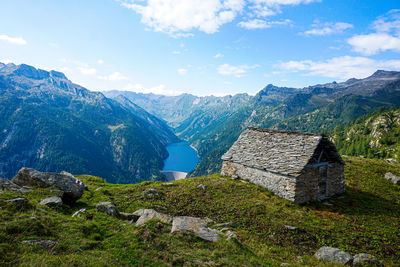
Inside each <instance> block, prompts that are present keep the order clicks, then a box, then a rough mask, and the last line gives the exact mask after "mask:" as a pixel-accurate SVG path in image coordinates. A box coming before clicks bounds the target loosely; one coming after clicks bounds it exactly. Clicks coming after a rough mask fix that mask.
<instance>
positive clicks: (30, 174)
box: [11, 168, 85, 203]
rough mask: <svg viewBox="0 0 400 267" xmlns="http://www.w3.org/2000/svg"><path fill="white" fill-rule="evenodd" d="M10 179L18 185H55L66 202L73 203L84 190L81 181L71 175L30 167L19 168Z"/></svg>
mask: <svg viewBox="0 0 400 267" xmlns="http://www.w3.org/2000/svg"><path fill="white" fill-rule="evenodd" d="M11 181H12V182H14V183H15V184H17V185H20V186H24V185H28V186H29V185H34V186H39V187H50V186H54V187H57V188H59V189H60V190H62V191H63V192H64V195H63V201H64V202H66V203H73V202H75V201H76V200H78V199H79V198H81V197H82V195H83V192H84V190H85V185H84V184H83V183H82V181H80V180H78V179H76V178H75V177H73V176H69V175H64V174H59V173H52V172H39V171H36V170H34V169H30V168H22V169H20V170H19V172H18V174H17V175H16V176H15V177H14V178H12V180H11Z"/></svg>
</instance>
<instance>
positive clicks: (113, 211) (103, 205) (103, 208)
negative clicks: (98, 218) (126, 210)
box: [96, 202, 120, 218]
mask: <svg viewBox="0 0 400 267" xmlns="http://www.w3.org/2000/svg"><path fill="white" fill-rule="evenodd" d="M96 208H97V211H99V212H104V213H106V214H108V215H111V216H114V217H117V218H118V217H119V215H120V213H119V210H118V208H117V207H116V206H115V205H114V203H112V202H100V203H99V204H97V205H96Z"/></svg>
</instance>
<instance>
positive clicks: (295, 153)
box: [222, 128, 344, 177]
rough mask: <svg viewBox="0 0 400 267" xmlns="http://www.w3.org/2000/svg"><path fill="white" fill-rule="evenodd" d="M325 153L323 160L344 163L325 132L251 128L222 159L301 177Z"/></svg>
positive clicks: (319, 160)
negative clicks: (310, 132) (319, 133)
mask: <svg viewBox="0 0 400 267" xmlns="http://www.w3.org/2000/svg"><path fill="white" fill-rule="evenodd" d="M322 150H323V151H324V153H322V154H321V151H322ZM322 155H324V157H323V161H329V162H339V163H342V164H344V162H343V160H342V158H341V157H340V155H339V153H338V152H337V150H336V148H335V146H334V145H333V144H332V142H330V141H329V140H328V139H327V138H326V137H325V136H323V135H315V134H307V133H299V132H288V131H277V130H271V129H261V128H248V129H247V130H245V131H244V132H243V133H242V134H241V135H240V136H239V139H238V140H237V141H236V142H235V143H234V144H233V145H232V147H231V148H230V149H229V150H228V151H227V152H226V153H225V154H224V155H223V156H222V160H228V161H231V162H235V163H239V164H242V165H245V166H248V167H251V168H256V169H261V170H267V171H271V172H275V173H280V174H284V175H289V176H294V177H297V176H299V175H300V174H301V173H302V170H303V169H304V168H305V167H306V166H307V165H309V164H314V163H318V162H322V161H321V158H322Z"/></svg>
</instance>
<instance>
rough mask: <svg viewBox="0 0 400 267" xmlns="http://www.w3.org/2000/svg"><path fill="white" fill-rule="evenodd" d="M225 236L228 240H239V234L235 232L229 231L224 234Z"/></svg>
mask: <svg viewBox="0 0 400 267" xmlns="http://www.w3.org/2000/svg"><path fill="white" fill-rule="evenodd" d="M224 235H225V239H226V240H232V239H237V234H236V233H235V232H234V231H230V230H228V231H226V232H225V233H224Z"/></svg>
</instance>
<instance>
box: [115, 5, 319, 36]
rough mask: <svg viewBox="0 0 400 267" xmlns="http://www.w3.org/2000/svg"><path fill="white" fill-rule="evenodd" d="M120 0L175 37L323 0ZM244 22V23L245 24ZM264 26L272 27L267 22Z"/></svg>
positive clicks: (156, 27) (147, 23) (160, 29)
mask: <svg viewBox="0 0 400 267" xmlns="http://www.w3.org/2000/svg"><path fill="white" fill-rule="evenodd" d="M119 1H120V2H121V4H122V6H124V7H126V8H129V9H131V10H133V11H135V12H136V13H138V14H140V15H141V17H142V19H141V21H142V23H143V24H145V25H147V26H148V27H149V28H151V29H153V30H154V31H158V32H165V33H168V34H170V35H171V36H174V37H182V36H192V35H193V34H192V33H190V32H191V31H193V30H199V31H202V32H205V33H208V34H212V33H215V32H217V31H218V30H219V28H220V27H221V26H222V25H224V24H226V23H230V22H232V21H233V20H234V19H235V18H236V17H237V16H238V15H241V16H243V17H247V18H252V19H253V20H254V18H260V17H265V16H270V15H274V14H277V13H280V12H281V10H280V7H281V6H285V5H286V6H287V5H299V4H310V3H312V2H321V0H191V1H188V0H119ZM243 23H246V22H243ZM243 23H242V24H241V25H246V24H243ZM247 23H249V22H247ZM253 23H254V22H253ZM280 23H281V22H280ZM265 25H269V26H268V27H270V24H269V23H268V22H266V24H265ZM265 25H264V27H265V28H266V27H267V26H265ZM259 27H260V26H259Z"/></svg>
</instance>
